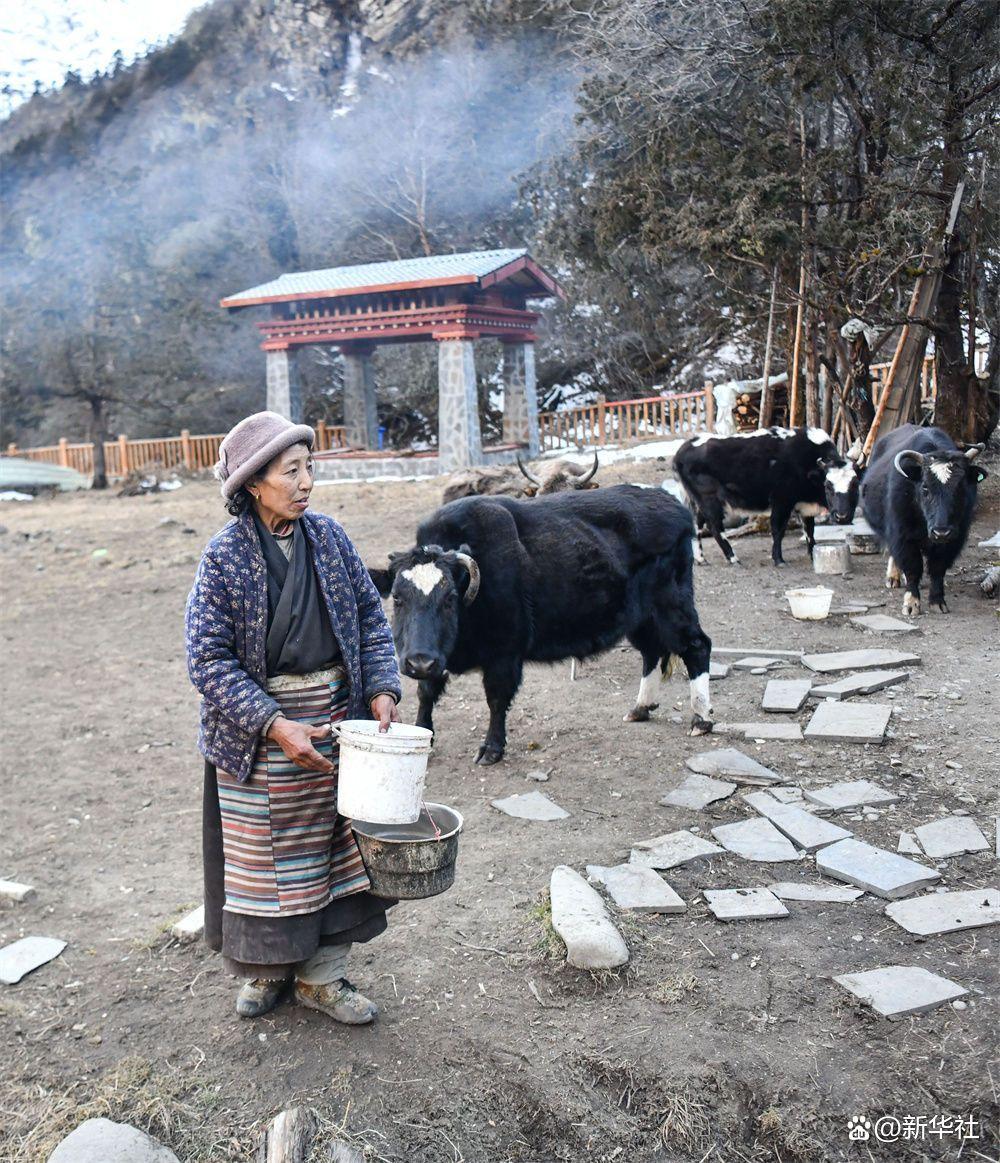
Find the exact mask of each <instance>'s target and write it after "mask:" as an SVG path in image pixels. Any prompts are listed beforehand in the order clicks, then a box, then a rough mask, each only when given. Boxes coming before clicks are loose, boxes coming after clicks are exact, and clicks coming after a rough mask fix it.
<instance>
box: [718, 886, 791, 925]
mask: <svg viewBox="0 0 1000 1163" xmlns="http://www.w3.org/2000/svg"><path fill="white" fill-rule="evenodd" d="M704 897H705V900H706V901H707V902H708V907H709V908H710V909H711V910H712V912H713V913H714V914H715V916H716V918H717V919H718V920H720V921H766V920H769V919H770V918H772V917H787V916H788V909H786V908H785V906H784V905H783V904H782V903H781V901H779V900H778V898H777V897H776V896H775V895H774V893H773V892H770V891H769V890H768V889H766V888H706V889H705V890H704Z"/></svg>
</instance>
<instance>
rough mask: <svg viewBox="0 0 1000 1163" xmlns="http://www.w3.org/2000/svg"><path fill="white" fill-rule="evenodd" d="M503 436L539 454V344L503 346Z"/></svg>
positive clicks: (534, 454) (511, 442)
mask: <svg viewBox="0 0 1000 1163" xmlns="http://www.w3.org/2000/svg"><path fill="white" fill-rule="evenodd" d="M503 438H504V440H505V441H506V442H508V443H510V444H524V445H527V448H528V454H529V455H530V456H537V455H538V451H539V441H538V391H537V388H536V386H535V345H534V344H533V343H505V344H504V345H503Z"/></svg>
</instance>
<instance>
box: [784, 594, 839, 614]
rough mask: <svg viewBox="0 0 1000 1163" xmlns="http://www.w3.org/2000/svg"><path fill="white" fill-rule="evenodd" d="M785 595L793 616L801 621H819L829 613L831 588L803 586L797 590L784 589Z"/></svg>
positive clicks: (831, 595) (831, 598)
mask: <svg viewBox="0 0 1000 1163" xmlns="http://www.w3.org/2000/svg"><path fill="white" fill-rule="evenodd" d="M785 597H786V598H787V599H788V604H789V605H790V606H791V608H792V617H793V618H798V619H799V620H800V621H802V622H821V621H822V620H823V619H824V618H825V617H826V616H827V615H828V614H829V613H830V605H831V604H832V602H833V590H831V589H827V587H826V586H803V587H802V588H800V589H797V590H785Z"/></svg>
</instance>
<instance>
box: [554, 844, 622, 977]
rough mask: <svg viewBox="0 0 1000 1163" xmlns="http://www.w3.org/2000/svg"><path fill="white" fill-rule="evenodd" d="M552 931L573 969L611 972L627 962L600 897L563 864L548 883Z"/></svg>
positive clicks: (617, 935) (578, 875) (620, 941)
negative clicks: (560, 939) (562, 945)
mask: <svg viewBox="0 0 1000 1163" xmlns="http://www.w3.org/2000/svg"><path fill="white" fill-rule="evenodd" d="M549 892H550V895H551V901H552V927H553V928H554V929H555V931H556V932H557V933H558V934H559V936H560V937H561V938H562V939H563V941H564V942H565V945H566V960H567V961H568V962H569V964H570V965H575V966H576V968H577V969H614V968H616V967H617V966H619V965H624V964H625V963H626V961H628V946H627V945H626V944H625V941H624V940H623V939H622V935H621V933H619V932H618V930H617V929H616V928H615V925H614V922H613V921H612V920H611V917H610V916H609V915H608V910H607V907H606V906H605V904H604V901H602V900H601V897H600V894H599V893H598V892H597V891H596V890H595V889H593V888H591V886H590V885H589V884H587V882H586V881H585V880H584V879H583V877H582V876H581V875H580V874H579V873H578V872H575V871H574V870H573V869H572V868H570V867H568V866H567V865H565V864H560V865H558V866H557V867H556V868H554V869H553V870H552V878H551V880H550V882H549Z"/></svg>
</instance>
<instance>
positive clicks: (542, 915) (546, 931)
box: [528, 892, 566, 961]
mask: <svg viewBox="0 0 1000 1163" xmlns="http://www.w3.org/2000/svg"><path fill="white" fill-rule="evenodd" d="M528 917H529V919H530V920H531V921H532V922H534V924H535V925H537V926H538V928H539V929H541V933H540V934H539V935H538V937H537V938H536V940H535V942H534V944H533V946H532V951H533V952H534V953H535V955H536V956H538V957H541V958H542V959H543V960H545V961H565V960H566V945H565V943H564V941H563V939H562V937H560V936H559V934H558V933H557V932H556V931H555V929H554V928H553V925H552V900H551V898H550V897H549V894H548V892H543V893H542V894H541V895H540V896H539V898H538V903H537V904H535V905H533V906H532V908H531V909H530V911H529V913H528Z"/></svg>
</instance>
